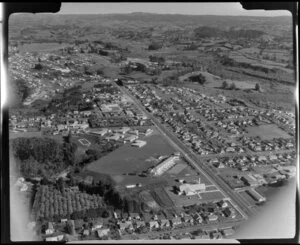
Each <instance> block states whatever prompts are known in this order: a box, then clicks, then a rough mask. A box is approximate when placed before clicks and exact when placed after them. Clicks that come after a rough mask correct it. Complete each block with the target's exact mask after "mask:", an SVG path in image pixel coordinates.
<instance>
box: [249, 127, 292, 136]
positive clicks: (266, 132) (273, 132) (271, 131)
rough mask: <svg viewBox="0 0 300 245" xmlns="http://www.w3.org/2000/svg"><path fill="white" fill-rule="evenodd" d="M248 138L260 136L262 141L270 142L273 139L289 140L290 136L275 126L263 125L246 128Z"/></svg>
mask: <svg viewBox="0 0 300 245" xmlns="http://www.w3.org/2000/svg"><path fill="white" fill-rule="evenodd" d="M247 131H248V136H254V137H255V136H260V137H261V139H262V140H270V139H273V138H281V137H282V138H290V135H289V134H288V133H286V132H284V131H283V130H281V129H280V128H278V127H277V126H276V125H275V124H265V125H260V126H257V127H247Z"/></svg>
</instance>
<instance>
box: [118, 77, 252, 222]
mask: <svg viewBox="0 0 300 245" xmlns="http://www.w3.org/2000/svg"><path fill="white" fill-rule="evenodd" d="M113 84H114V86H116V87H118V88H119V89H120V90H121V91H122V92H123V93H124V94H126V95H127V96H128V97H129V98H131V100H132V101H133V102H134V104H135V105H136V106H137V108H139V109H140V110H141V111H142V112H144V113H145V114H146V115H147V116H148V117H149V118H150V119H151V120H152V122H153V123H154V125H155V126H156V128H157V129H158V131H159V132H160V133H161V134H162V135H164V136H165V137H166V139H168V141H169V142H170V143H171V144H172V145H173V146H174V148H176V149H177V150H178V151H179V152H180V153H181V154H182V155H183V156H184V157H185V158H186V159H187V160H188V161H189V162H190V163H191V164H192V165H193V167H194V168H195V169H197V170H198V171H199V172H201V173H202V174H204V175H205V176H206V177H207V178H208V179H209V180H210V181H211V182H212V183H214V184H215V185H216V186H217V187H218V189H219V190H220V191H221V192H222V194H223V195H224V196H225V197H229V198H230V201H231V203H232V205H233V206H234V207H235V208H236V209H237V210H238V211H239V212H240V213H241V214H242V215H243V217H244V218H245V219H247V218H248V216H250V215H252V214H254V213H255V210H252V209H251V208H249V206H248V203H247V202H246V201H245V200H244V199H242V197H241V196H240V195H239V194H238V193H235V192H234V191H233V190H232V189H231V188H230V187H229V186H228V185H227V184H226V183H225V182H224V181H223V180H222V179H221V178H219V177H218V176H216V174H215V173H214V172H213V170H212V169H210V168H209V167H207V166H206V165H205V164H201V168H200V166H199V159H198V156H197V155H196V154H195V153H193V152H192V151H191V150H190V149H189V148H188V147H187V146H185V145H184V144H183V143H182V142H181V141H180V140H179V139H178V138H177V137H176V136H175V135H174V134H173V133H172V132H170V131H169V130H168V129H166V128H165V126H164V125H162V124H161V123H160V122H158V120H157V119H156V118H155V117H154V116H153V115H152V114H151V113H149V112H148V111H147V110H146V109H145V108H144V106H143V105H142V104H141V102H140V101H138V100H137V99H136V98H135V97H134V96H133V95H131V94H130V93H129V92H128V91H127V89H125V88H124V87H122V86H118V85H117V84H115V83H114V82H113Z"/></svg>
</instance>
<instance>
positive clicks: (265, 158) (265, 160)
mask: <svg viewBox="0 0 300 245" xmlns="http://www.w3.org/2000/svg"><path fill="white" fill-rule="evenodd" d="M292 159H294V154H293V153H277V154H270V155H243V156H235V157H221V158H212V159H210V160H209V161H208V162H209V163H210V164H212V165H213V166H214V167H216V168H220V169H222V168H235V169H239V170H241V171H248V170H249V169H251V168H253V167H256V166H262V165H275V164H281V165H283V164H286V165H288V163H291V160H292Z"/></svg>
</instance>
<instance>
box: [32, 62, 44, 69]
mask: <svg viewBox="0 0 300 245" xmlns="http://www.w3.org/2000/svg"><path fill="white" fill-rule="evenodd" d="M34 69H36V70H41V69H43V66H42V65H41V63H38V64H35V66H34Z"/></svg>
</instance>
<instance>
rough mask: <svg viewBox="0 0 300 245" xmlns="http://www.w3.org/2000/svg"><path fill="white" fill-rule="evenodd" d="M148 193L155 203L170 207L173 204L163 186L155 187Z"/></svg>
mask: <svg viewBox="0 0 300 245" xmlns="http://www.w3.org/2000/svg"><path fill="white" fill-rule="evenodd" d="M150 193H151V196H152V197H153V199H154V200H155V201H156V203H158V204H159V205H160V206H161V207H172V206H173V205H174V204H173V201H172V199H171V198H170V197H169V196H168V195H167V193H166V190H165V189H164V188H156V189H155V190H153V191H151V192H150Z"/></svg>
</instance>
